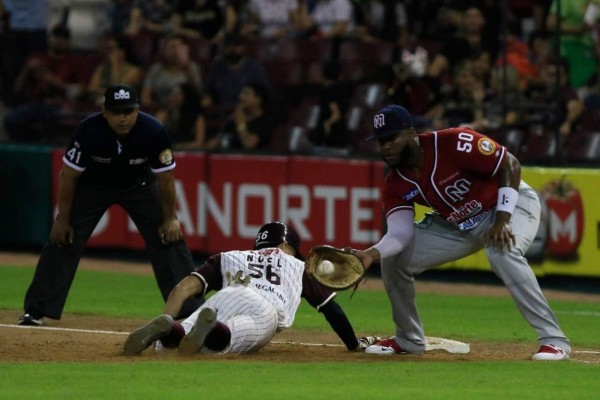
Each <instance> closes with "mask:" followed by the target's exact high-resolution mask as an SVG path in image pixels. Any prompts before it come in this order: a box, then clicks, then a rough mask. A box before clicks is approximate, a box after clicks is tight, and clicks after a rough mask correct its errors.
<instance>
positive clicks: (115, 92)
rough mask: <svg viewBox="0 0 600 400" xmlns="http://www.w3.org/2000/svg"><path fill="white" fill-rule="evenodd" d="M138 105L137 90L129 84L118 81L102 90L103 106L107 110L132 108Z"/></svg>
mask: <svg viewBox="0 0 600 400" xmlns="http://www.w3.org/2000/svg"><path fill="white" fill-rule="evenodd" d="M139 106H140V103H139V102H138V96H137V92H136V91H135V89H134V88H132V87H131V86H129V85H125V84H121V83H119V84H116V85H112V86H109V87H108V88H106V90H105V91H104V108H106V109H107V110H114V111H117V110H132V109H134V108H137V107H139Z"/></svg>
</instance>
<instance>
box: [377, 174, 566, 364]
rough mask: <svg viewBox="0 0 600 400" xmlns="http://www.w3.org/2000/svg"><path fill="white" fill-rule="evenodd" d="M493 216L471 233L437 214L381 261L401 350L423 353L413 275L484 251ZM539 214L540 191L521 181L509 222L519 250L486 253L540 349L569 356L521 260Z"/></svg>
mask: <svg viewBox="0 0 600 400" xmlns="http://www.w3.org/2000/svg"><path fill="white" fill-rule="evenodd" d="M494 211H495V210H492V211H490V212H489V213H488V215H487V216H486V217H485V219H484V220H482V221H481V223H480V224H479V225H478V226H477V227H476V228H475V229H473V230H471V231H468V232H463V231H461V230H459V229H458V228H457V227H456V226H455V225H453V224H450V223H448V222H447V221H446V220H445V219H444V218H442V217H440V216H439V215H437V214H427V215H426V217H425V218H424V219H423V220H422V221H420V222H418V223H415V234H414V237H413V240H412V243H411V244H410V245H409V246H407V248H406V249H404V250H403V251H402V252H401V253H400V254H398V255H395V256H392V257H389V258H385V259H383V260H382V261H381V272H382V277H383V281H384V284H385V288H386V291H387V294H388V296H389V298H390V302H391V304H392V314H393V317H394V322H395V323H396V340H397V342H398V344H399V345H400V347H402V349H404V350H406V351H408V352H409V353H421V352H423V351H424V350H425V333H424V330H423V325H422V323H421V319H420V317H419V312H418V310H417V305H416V302H415V281H414V275H416V274H419V273H421V272H423V271H426V270H428V269H432V268H435V267H437V266H440V265H442V264H444V263H447V262H450V261H454V260H458V259H461V258H464V257H466V256H468V255H470V254H473V253H475V252H477V251H479V250H481V249H482V248H484V242H483V235H484V233H485V232H486V231H487V230H488V229H489V228H490V227H491V225H492V223H493V220H494ZM540 211H541V206H540V201H539V199H538V196H537V194H536V192H535V191H534V190H533V189H531V188H530V187H529V186H528V185H527V184H526V183H524V182H521V185H520V187H519V200H518V201H517V206H516V208H515V211H514V213H513V216H512V218H511V221H510V226H511V229H512V232H513V234H514V235H515V239H516V246H513V247H512V250H511V251H509V252H505V251H504V252H501V251H497V250H495V249H492V248H485V253H486V257H487V259H488V261H489V262H490V265H491V267H492V270H493V271H494V273H495V274H496V275H497V276H498V277H500V279H502V281H503V282H504V284H505V285H506V287H507V288H508V290H509V291H510V294H511V295H512V298H513V300H514V301H515V303H516V304H517V307H518V308H519V311H520V312H521V314H522V315H523V317H525V319H526V320H527V321H528V322H529V324H530V325H531V326H532V327H533V328H534V329H535V331H536V332H537V334H538V342H539V344H540V345H542V344H554V345H557V346H559V347H561V348H562V349H564V350H565V351H567V352H570V350H571V347H570V343H569V340H568V339H567V337H566V336H565V334H564V333H563V332H562V330H561V329H560V327H559V326H558V322H557V320H556V317H555V315H554V313H553V312H552V310H551V309H550V306H549V305H548V301H547V300H546V298H545V297H544V295H543V293H542V291H541V289H540V286H539V284H538V282H537V279H536V278H535V275H534V273H533V271H532V270H531V268H530V267H529V264H528V263H527V260H526V259H525V257H524V256H523V255H524V254H525V253H526V252H527V249H528V248H529V246H530V245H531V243H532V242H533V239H534V238H535V235H536V233H537V229H538V225H539V221H540ZM473 317H474V318H476V316H473ZM499 323H501V322H499Z"/></svg>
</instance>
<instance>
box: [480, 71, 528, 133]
mask: <svg viewBox="0 0 600 400" xmlns="http://www.w3.org/2000/svg"><path fill="white" fill-rule="evenodd" d="M526 87H527V86H526V85H524V84H523V82H522V79H521V76H520V75H519V72H518V71H517V69H516V68H515V67H514V66H513V65H512V64H507V65H501V64H498V65H496V66H495V67H494V68H493V69H492V73H491V79H490V90H489V91H488V96H487V97H486V99H485V101H484V104H483V111H484V121H483V128H484V129H485V130H486V131H493V130H497V129H511V128H522V127H523V125H524V123H525V122H526V119H527V111H526V109H527V108H526V103H527V97H526V95H525V88H526Z"/></svg>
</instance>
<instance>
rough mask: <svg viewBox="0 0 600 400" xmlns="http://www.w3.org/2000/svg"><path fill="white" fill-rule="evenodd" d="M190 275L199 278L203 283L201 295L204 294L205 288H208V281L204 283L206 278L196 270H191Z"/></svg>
mask: <svg viewBox="0 0 600 400" xmlns="http://www.w3.org/2000/svg"><path fill="white" fill-rule="evenodd" d="M191 275H194V276H195V277H196V278H198V279H200V280H201V281H202V283H204V289H203V290H202V297H204V296H206V289H208V283H206V279H204V277H203V276H202V275H200V274H199V273H197V272H195V271H194V272H192V273H191Z"/></svg>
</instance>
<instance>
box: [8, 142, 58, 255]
mask: <svg viewBox="0 0 600 400" xmlns="http://www.w3.org/2000/svg"><path fill="white" fill-rule="evenodd" d="M51 152H52V148H51V147H46V146H28V145H15V144H0V243H2V244H17V243H18V244H34V245H35V244H43V243H45V242H46V240H47V239H48V232H49V231H50V224H51V221H52V210H51V207H52V206H51V203H50V199H51V192H50V185H51V176H50V174H51V168H50V167H51V157H50V155H51Z"/></svg>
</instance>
